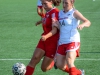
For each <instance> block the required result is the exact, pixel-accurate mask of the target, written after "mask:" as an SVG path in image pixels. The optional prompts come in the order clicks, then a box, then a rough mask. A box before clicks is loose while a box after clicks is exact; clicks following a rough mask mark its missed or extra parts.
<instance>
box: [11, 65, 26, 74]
mask: <svg viewBox="0 0 100 75" xmlns="http://www.w3.org/2000/svg"><path fill="white" fill-rule="evenodd" d="M12 72H13V75H25V73H26V66H25V65H24V64H23V63H15V64H14V65H13V67H12Z"/></svg>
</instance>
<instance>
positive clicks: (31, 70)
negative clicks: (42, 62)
mask: <svg viewBox="0 0 100 75" xmlns="http://www.w3.org/2000/svg"><path fill="white" fill-rule="evenodd" d="M33 72H34V68H33V67H30V66H27V67H26V73H25V75H32V74H33Z"/></svg>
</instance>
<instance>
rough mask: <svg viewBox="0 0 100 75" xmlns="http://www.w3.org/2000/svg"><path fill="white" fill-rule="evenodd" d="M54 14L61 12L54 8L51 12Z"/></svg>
mask: <svg viewBox="0 0 100 75" xmlns="http://www.w3.org/2000/svg"><path fill="white" fill-rule="evenodd" d="M51 12H52V13H56V12H59V9H58V8H56V7H54V8H53V9H52V11H51Z"/></svg>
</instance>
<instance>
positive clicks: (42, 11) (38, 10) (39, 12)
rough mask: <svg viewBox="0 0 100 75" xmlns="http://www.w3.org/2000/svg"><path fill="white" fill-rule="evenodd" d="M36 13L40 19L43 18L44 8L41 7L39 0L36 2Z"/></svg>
mask: <svg viewBox="0 0 100 75" xmlns="http://www.w3.org/2000/svg"><path fill="white" fill-rule="evenodd" d="M37 13H38V15H40V16H41V17H44V16H45V11H44V8H43V6H42V3H41V0H38V2H37Z"/></svg>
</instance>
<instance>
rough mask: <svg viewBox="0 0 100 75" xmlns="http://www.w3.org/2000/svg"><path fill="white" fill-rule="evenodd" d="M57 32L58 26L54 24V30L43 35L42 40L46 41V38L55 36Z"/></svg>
mask: <svg viewBox="0 0 100 75" xmlns="http://www.w3.org/2000/svg"><path fill="white" fill-rule="evenodd" d="M56 33H57V27H55V26H53V27H52V30H51V31H50V32H49V33H48V34H46V35H42V37H41V40H42V41H45V40H46V39H48V38H49V37H51V36H53V35H54V34H56Z"/></svg>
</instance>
